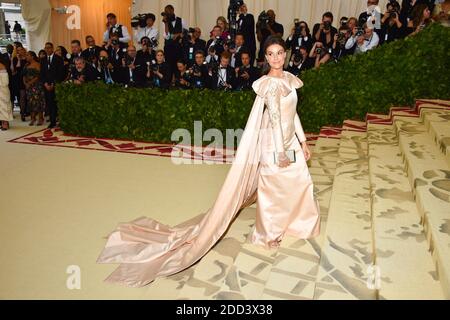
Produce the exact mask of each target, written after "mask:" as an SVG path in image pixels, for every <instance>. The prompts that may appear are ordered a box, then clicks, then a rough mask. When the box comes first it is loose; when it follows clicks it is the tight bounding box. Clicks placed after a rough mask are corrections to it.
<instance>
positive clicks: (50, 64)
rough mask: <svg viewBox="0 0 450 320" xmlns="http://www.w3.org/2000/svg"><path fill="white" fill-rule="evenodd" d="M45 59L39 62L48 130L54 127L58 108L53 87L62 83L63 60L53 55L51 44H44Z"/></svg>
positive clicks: (63, 74) (63, 76)
mask: <svg viewBox="0 0 450 320" xmlns="http://www.w3.org/2000/svg"><path fill="white" fill-rule="evenodd" d="M45 52H46V53H47V58H45V59H42V60H41V81H42V83H43V84H44V91H45V102H46V104H47V108H48V111H49V113H50V125H49V126H48V128H49V129H51V128H55V127H56V117H57V115H58V106H57V104H56V99H55V98H56V95H55V85H56V84H57V83H60V82H62V81H64V78H65V69H64V60H63V59H62V58H61V57H59V56H57V55H56V54H55V53H54V47H53V43H51V42H47V43H46V44H45Z"/></svg>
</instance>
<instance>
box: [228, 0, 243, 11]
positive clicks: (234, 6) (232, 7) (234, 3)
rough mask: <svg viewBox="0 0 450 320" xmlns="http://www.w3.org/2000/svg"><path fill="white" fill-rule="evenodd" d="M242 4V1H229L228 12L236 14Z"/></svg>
mask: <svg viewBox="0 0 450 320" xmlns="http://www.w3.org/2000/svg"><path fill="white" fill-rule="evenodd" d="M243 4H244V1H243V0H230V10H233V11H234V12H236V11H238V10H239V8H240V7H241V6H242V5H243Z"/></svg>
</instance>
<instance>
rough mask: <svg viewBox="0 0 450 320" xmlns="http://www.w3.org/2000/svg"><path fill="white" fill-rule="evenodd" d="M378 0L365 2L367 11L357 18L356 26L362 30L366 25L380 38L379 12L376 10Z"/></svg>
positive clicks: (378, 9)
mask: <svg viewBox="0 0 450 320" xmlns="http://www.w3.org/2000/svg"><path fill="white" fill-rule="evenodd" d="M379 2H380V1H379V0H367V9H366V11H364V12H362V13H361V14H360V15H359V18H358V24H359V27H360V28H364V25H368V26H369V27H370V28H372V29H374V30H375V32H376V33H377V35H378V36H379V37H380V36H381V12H380V8H378V4H379Z"/></svg>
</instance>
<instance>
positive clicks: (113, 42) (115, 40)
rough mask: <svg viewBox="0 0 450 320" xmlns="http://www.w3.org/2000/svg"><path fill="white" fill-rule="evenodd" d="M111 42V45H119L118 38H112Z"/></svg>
mask: <svg viewBox="0 0 450 320" xmlns="http://www.w3.org/2000/svg"><path fill="white" fill-rule="evenodd" d="M111 44H112V45H113V46H118V45H119V40H118V39H112V41H111Z"/></svg>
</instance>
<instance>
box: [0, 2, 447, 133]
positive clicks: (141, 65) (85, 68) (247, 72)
mask: <svg viewBox="0 0 450 320" xmlns="http://www.w3.org/2000/svg"><path fill="white" fill-rule="evenodd" d="M231 3H232V4H233V7H232V8H231V10H229V16H228V19H226V18H225V17H219V18H218V19H217V23H216V25H215V26H214V27H213V28H212V30H211V31H210V34H209V37H208V38H209V39H208V41H205V40H203V39H201V36H202V31H201V30H200V28H198V27H195V28H189V27H188V26H187V25H186V22H185V21H184V19H182V18H181V17H178V16H177V15H176V14H175V10H174V7H173V6H172V5H167V6H166V7H165V10H164V12H162V13H161V25H160V28H157V26H156V21H157V18H156V16H155V15H154V14H151V13H150V14H142V15H138V16H136V17H134V18H133V20H132V27H133V28H134V30H135V32H134V36H133V35H130V32H129V30H128V29H127V27H126V26H124V25H121V24H119V23H118V21H117V17H116V16H115V14H113V13H110V14H108V16H107V25H108V27H107V30H106V31H105V33H104V38H103V39H102V40H103V43H102V45H101V46H99V45H97V43H96V41H95V39H94V37H92V36H88V37H86V39H85V47H86V49H84V50H83V49H82V43H81V42H80V41H79V40H73V41H72V43H71V47H70V52H68V51H67V50H66V49H65V48H64V47H62V46H58V47H54V46H53V44H52V43H47V44H46V45H45V49H43V50H41V51H40V52H39V54H38V56H37V57H36V58H35V60H36V61H37V62H40V65H41V68H40V75H39V81H38V82H40V83H41V84H42V87H38V88H37V89H39V88H41V89H42V90H43V91H44V93H45V94H44V96H45V106H46V107H45V113H46V114H47V115H50V123H51V124H50V127H54V126H55V125H56V111H55V110H56V102H55V94H54V85H55V83H59V82H63V81H67V82H73V83H75V84H82V83H85V82H90V81H103V82H105V83H107V84H112V83H118V84H122V85H124V86H127V87H140V88H148V87H157V88H164V89H169V88H178V89H191V88H209V89H215V90H246V89H251V86H252V84H253V82H254V81H255V80H257V79H258V78H259V77H260V76H261V70H262V67H263V65H264V52H262V50H261V49H260V50H259V52H256V51H257V50H256V49H257V45H256V42H257V41H258V42H259V43H260V47H261V48H262V47H263V43H264V42H265V40H266V39H267V37H269V36H270V35H279V36H281V37H283V38H285V39H286V45H287V47H288V49H289V51H290V55H289V58H288V61H287V63H286V70H287V71H289V72H291V73H292V74H294V75H298V76H300V77H301V73H302V71H305V70H308V69H311V68H319V67H320V66H321V65H323V64H325V63H330V62H338V61H339V60H340V59H341V58H342V57H344V56H347V55H352V54H361V53H364V52H366V51H368V50H371V49H373V48H375V47H377V46H379V45H381V44H383V43H388V42H391V41H394V40H396V39H400V38H404V37H406V36H408V35H410V34H415V33H417V32H420V30H422V29H423V28H424V27H425V26H426V25H427V24H428V23H430V21H431V18H430V12H431V10H432V9H433V4H432V3H434V1H431V0H403V2H402V5H400V4H399V3H398V2H397V1H389V3H388V4H387V7H386V8H385V9H386V10H385V12H384V13H378V14H377V12H376V11H374V10H373V7H375V6H377V5H378V0H368V1H367V5H368V9H367V11H365V12H363V13H361V15H360V16H359V17H358V18H354V17H351V18H346V17H342V18H341V19H340V21H339V28H338V29H337V28H335V27H333V22H334V17H333V14H332V13H331V12H326V13H325V14H324V15H323V17H322V21H321V22H320V23H317V24H315V25H314V26H313V29H312V32H311V30H310V28H309V26H308V24H307V23H306V22H305V21H299V20H298V19H296V20H295V21H294V26H293V28H292V29H291V30H290V32H289V33H287V32H286V33H285V30H284V27H283V25H282V24H280V23H278V22H277V21H276V14H275V12H274V11H273V10H268V11H267V12H266V11H263V12H262V13H261V14H260V15H259V16H258V18H257V19H256V21H255V18H254V16H253V15H252V14H250V13H248V12H247V6H246V5H245V4H244V3H243V2H242V1H231ZM230 7H231V5H230ZM446 18H448V17H446ZM160 32H162V33H163V34H162V35H163V38H164V43H163V44H160V43H158V39H159V37H160ZM133 40H134V42H135V43H138V46H137V47H136V46H134V45H130V43H132V42H133ZM21 47H22V46H21V45H20V43H16V44H15V47H13V46H11V47H9V48H8V53H7V54H6V56H5V58H6V61H7V62H6V63H7V65H8V66H10V67H11V68H10V69H11V70H9V71H10V75H11V81H10V83H11V85H10V88H11V99H12V101H14V100H17V101H18V103H19V104H20V106H21V114H22V119H24V117H25V116H26V115H28V114H29V113H28V112H27V108H26V103H27V100H26V97H27V95H26V92H25V91H26V89H27V88H25V87H24V85H23V81H22V80H21V77H22V75H21V72H22V69H23V68H24V66H25V65H27V63H29V62H27V57H26V54H27V53H26V50H25V49H23V50H17V49H18V48H21ZM34 56H36V55H34ZM29 59H31V58H29ZM29 59H28V60H29ZM35 89H36V88H35ZM37 89H36V90H37ZM24 121H25V120H24ZM32 123H34V122H33V121H32Z"/></svg>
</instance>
